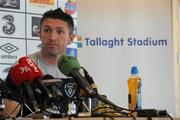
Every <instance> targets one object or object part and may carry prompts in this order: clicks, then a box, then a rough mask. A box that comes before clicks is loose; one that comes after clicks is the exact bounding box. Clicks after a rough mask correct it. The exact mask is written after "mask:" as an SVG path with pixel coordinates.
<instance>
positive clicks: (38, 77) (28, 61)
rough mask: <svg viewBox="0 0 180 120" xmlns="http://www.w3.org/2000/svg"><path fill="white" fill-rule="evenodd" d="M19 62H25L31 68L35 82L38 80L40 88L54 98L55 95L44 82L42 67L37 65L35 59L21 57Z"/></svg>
mask: <svg viewBox="0 0 180 120" xmlns="http://www.w3.org/2000/svg"><path fill="white" fill-rule="evenodd" d="M19 63H24V64H26V65H28V66H29V67H30V68H31V70H32V74H33V80H34V82H37V84H38V85H39V87H40V89H41V90H43V91H45V92H46V94H47V96H48V98H50V99H51V98H53V95H52V94H51V93H50V91H49V90H48V88H47V87H46V85H45V84H44V83H43V82H42V78H43V73H42V71H41V70H40V68H39V67H38V66H37V65H36V63H34V61H32V60H31V59H30V58H29V57H27V56H25V57H22V58H20V59H19Z"/></svg>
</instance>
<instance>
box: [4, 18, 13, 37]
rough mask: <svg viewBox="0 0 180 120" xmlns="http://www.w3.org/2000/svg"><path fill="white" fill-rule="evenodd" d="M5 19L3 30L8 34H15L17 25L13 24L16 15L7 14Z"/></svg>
mask: <svg viewBox="0 0 180 120" xmlns="http://www.w3.org/2000/svg"><path fill="white" fill-rule="evenodd" d="M3 20H5V25H4V26H3V32H4V33H6V34H13V33H14V31H15V25H14V24H13V22H14V17H13V16H11V15H6V16H4V17H3Z"/></svg>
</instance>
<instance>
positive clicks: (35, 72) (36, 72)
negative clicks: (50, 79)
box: [19, 56, 43, 79]
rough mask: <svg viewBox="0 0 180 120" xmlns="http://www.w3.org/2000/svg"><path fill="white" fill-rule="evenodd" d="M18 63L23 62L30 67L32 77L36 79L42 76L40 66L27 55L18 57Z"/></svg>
mask: <svg viewBox="0 0 180 120" xmlns="http://www.w3.org/2000/svg"><path fill="white" fill-rule="evenodd" d="M19 63H24V64H26V65H28V66H29V67H30V68H31V70H32V73H33V79H37V78H42V77H43V73H42V71H41V70H40V68H39V67H38V66H37V65H36V63H35V62H34V61H33V60H31V59H30V58H29V57H27V56H25V57H21V58H20V59H19Z"/></svg>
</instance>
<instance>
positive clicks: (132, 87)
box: [128, 66, 142, 110]
mask: <svg viewBox="0 0 180 120" xmlns="http://www.w3.org/2000/svg"><path fill="white" fill-rule="evenodd" d="M138 74H139V71H138V68H137V66H133V67H132V68H131V76H130V77H129V79H128V107H129V109H130V110H140V109H141V107H142V101H141V99H142V98H141V95H142V92H141V87H142V83H141V78H140V77H139V75H138Z"/></svg>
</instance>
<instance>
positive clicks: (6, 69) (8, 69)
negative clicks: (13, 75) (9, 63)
mask: <svg viewBox="0 0 180 120" xmlns="http://www.w3.org/2000/svg"><path fill="white" fill-rule="evenodd" d="M10 68H11V67H7V68H5V69H4V70H3V73H4V74H7V73H9V71H10Z"/></svg>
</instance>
